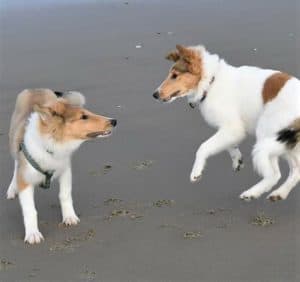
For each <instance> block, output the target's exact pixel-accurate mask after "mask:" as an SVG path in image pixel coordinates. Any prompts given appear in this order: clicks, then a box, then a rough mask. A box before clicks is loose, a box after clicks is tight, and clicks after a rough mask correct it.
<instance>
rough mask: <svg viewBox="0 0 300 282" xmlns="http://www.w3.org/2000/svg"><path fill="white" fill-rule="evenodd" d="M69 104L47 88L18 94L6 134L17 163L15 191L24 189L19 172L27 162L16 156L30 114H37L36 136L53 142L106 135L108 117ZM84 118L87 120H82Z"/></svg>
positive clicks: (22, 179) (19, 154)
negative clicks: (41, 136)
mask: <svg viewBox="0 0 300 282" xmlns="http://www.w3.org/2000/svg"><path fill="white" fill-rule="evenodd" d="M70 103H72V101H69V100H68V99H64V98H57V96H56V95H55V94H54V92H53V91H51V90H50V89H31V90H24V91H22V92H21V93H20V94H19V96H18V98H17V102H16V106H15V111H14V113H13V116H12V119H11V126H10V132H9V138H10V149H11V153H12V155H13V157H14V159H16V160H17V161H18V167H17V175H16V176H17V186H18V190H19V191H22V190H24V189H26V187H28V183H27V182H26V180H25V179H24V173H23V171H24V169H25V167H26V163H27V161H26V160H25V158H24V155H23V154H22V153H20V151H19V146H20V143H21V142H22V141H23V138H24V134H25V129H26V123H27V120H28V118H29V116H30V114H31V113H32V112H34V111H35V112H38V113H39V115H40V120H39V130H40V133H41V134H44V135H47V136H49V137H50V138H53V139H54V140H55V141H56V142H67V141H70V140H78V139H79V140H86V139H91V138H93V137H96V135H99V133H106V132H109V131H110V130H111V129H112V125H111V122H110V120H109V119H108V118H106V117H103V116H100V115H96V114H94V113H92V112H90V111H88V110H86V109H84V108H82V107H80V106H78V105H74V104H70ZM84 115H85V116H87V117H88V118H87V119H83V118H82V117H83V116H84Z"/></svg>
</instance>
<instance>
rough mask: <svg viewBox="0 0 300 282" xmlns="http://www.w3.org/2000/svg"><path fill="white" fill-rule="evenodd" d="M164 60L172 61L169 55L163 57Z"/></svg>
mask: <svg viewBox="0 0 300 282" xmlns="http://www.w3.org/2000/svg"><path fill="white" fill-rule="evenodd" d="M165 59H166V60H168V61H170V60H171V59H172V55H171V54H170V53H169V54H167V55H166V56H165Z"/></svg>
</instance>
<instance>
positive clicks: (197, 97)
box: [187, 50, 223, 104]
mask: <svg viewBox="0 0 300 282" xmlns="http://www.w3.org/2000/svg"><path fill="white" fill-rule="evenodd" d="M199 52H201V55H202V64H203V74H202V78H201V80H200V82H199V84H198V87H197V89H195V90H194V91H192V92H191V93H190V94H189V95H188V96H187V97H188V102H189V103H192V104H197V103H200V101H202V100H204V99H203V98H205V97H204V95H209V90H210V88H211V86H212V84H213V83H214V82H215V80H216V79H217V74H218V72H219V69H220V65H221V64H222V61H223V60H221V59H220V57H219V56H218V55H215V54H210V53H209V52H208V51H206V50H200V51H199Z"/></svg>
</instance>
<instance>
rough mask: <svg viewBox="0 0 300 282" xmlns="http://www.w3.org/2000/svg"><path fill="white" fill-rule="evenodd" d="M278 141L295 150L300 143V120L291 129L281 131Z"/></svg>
mask: <svg viewBox="0 0 300 282" xmlns="http://www.w3.org/2000/svg"><path fill="white" fill-rule="evenodd" d="M277 141H279V142H281V143H284V144H286V146H287V147H288V148H289V149H293V148H294V147H295V146H296V145H297V144H298V143H299V142H300V119H297V120H295V121H294V122H293V123H292V124H291V125H290V126H289V127H287V128H284V129H282V130H280V131H279V132H278V134H277Z"/></svg>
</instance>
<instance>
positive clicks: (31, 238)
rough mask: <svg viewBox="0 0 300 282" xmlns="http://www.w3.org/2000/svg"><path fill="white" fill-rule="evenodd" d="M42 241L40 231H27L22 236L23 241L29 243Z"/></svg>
mask: <svg viewBox="0 0 300 282" xmlns="http://www.w3.org/2000/svg"><path fill="white" fill-rule="evenodd" d="M42 241H44V237H43V235H42V233H41V232H40V231H38V230H36V231H32V232H29V233H28V234H26V236H25V238H24V242H25V243H28V244H30V245H33V244H39V243H41V242H42Z"/></svg>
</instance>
